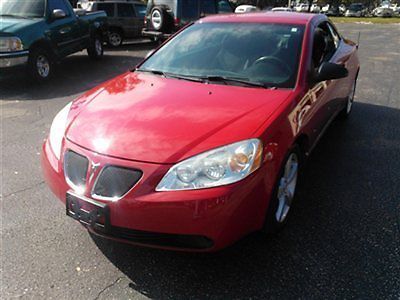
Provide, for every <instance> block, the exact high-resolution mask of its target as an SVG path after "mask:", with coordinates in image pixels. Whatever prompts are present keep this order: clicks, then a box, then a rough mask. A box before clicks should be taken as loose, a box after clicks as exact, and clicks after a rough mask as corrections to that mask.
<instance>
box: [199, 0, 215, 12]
mask: <svg viewBox="0 0 400 300" xmlns="http://www.w3.org/2000/svg"><path fill="white" fill-rule="evenodd" d="M200 5H201V8H200V12H201V14H205V15H210V14H215V13H216V7H215V1H214V0H202V1H200Z"/></svg>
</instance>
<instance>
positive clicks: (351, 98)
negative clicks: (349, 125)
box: [338, 79, 357, 119]
mask: <svg viewBox="0 0 400 300" xmlns="http://www.w3.org/2000/svg"><path fill="white" fill-rule="evenodd" d="M356 85H357V79H355V80H354V82H353V86H352V87H351V91H350V94H349V96H348V97H347V101H346V106H345V107H344V108H343V110H342V111H341V112H340V113H339V115H338V118H339V119H347V118H348V117H349V116H350V113H351V111H352V109H353V103H354V95H355V94H356Z"/></svg>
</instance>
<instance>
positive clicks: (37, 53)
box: [28, 48, 54, 82]
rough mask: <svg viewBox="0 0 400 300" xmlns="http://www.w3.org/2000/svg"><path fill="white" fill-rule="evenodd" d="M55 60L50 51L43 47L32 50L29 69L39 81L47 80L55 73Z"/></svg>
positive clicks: (32, 75)
mask: <svg viewBox="0 0 400 300" xmlns="http://www.w3.org/2000/svg"><path fill="white" fill-rule="evenodd" d="M53 65H54V64H53V62H52V58H51V55H50V54H49V52H48V51H47V50H45V49H43V48H36V49H33V50H31V52H30V54H29V59H28V71H29V73H30V75H31V77H32V78H33V79H34V80H35V81H38V82H44V81H47V80H48V79H49V78H50V77H51V76H52V74H53Z"/></svg>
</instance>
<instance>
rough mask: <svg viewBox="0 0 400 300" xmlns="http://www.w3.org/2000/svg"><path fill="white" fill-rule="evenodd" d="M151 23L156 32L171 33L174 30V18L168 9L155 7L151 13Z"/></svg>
mask: <svg viewBox="0 0 400 300" xmlns="http://www.w3.org/2000/svg"><path fill="white" fill-rule="evenodd" d="M150 23H151V26H152V27H153V29H154V30H156V31H161V32H164V33H170V31H171V30H172V16H171V15H170V14H169V13H168V12H167V10H166V8H163V7H160V6H155V7H153V9H152V10H151V13H150Z"/></svg>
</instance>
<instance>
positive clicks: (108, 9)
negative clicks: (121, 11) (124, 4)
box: [97, 3, 114, 17]
mask: <svg viewBox="0 0 400 300" xmlns="http://www.w3.org/2000/svg"><path fill="white" fill-rule="evenodd" d="M97 10H104V11H105V13H106V14H107V17H114V4H112V3H98V4H97Z"/></svg>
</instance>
